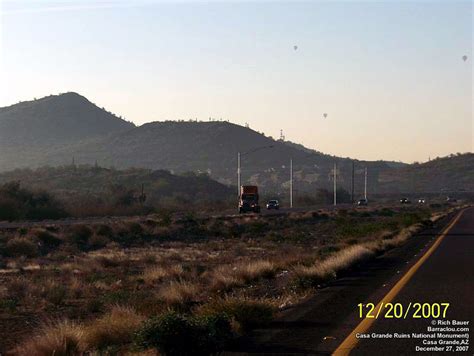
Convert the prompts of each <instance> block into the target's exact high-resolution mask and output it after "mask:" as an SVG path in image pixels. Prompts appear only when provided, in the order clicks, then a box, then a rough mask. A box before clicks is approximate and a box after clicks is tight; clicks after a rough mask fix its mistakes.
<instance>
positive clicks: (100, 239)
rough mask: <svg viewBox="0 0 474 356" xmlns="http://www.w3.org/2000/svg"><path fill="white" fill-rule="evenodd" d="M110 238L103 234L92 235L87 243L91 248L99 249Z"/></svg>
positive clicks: (105, 244)
mask: <svg viewBox="0 0 474 356" xmlns="http://www.w3.org/2000/svg"><path fill="white" fill-rule="evenodd" d="M109 242H110V240H109V239H108V238H107V237H105V236H103V235H92V236H91V237H90V238H89V240H88V245H89V247H90V248H91V249H93V250H95V249H99V248H102V247H105V246H107V244H108V243H109Z"/></svg>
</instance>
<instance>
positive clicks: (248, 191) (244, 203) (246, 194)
mask: <svg viewBox="0 0 474 356" xmlns="http://www.w3.org/2000/svg"><path fill="white" fill-rule="evenodd" d="M248 212H254V213H260V205H258V187H257V186H256V185H242V186H241V187H240V197H239V214H242V213H248Z"/></svg>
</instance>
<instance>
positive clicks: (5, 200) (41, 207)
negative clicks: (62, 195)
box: [0, 182, 67, 221]
mask: <svg viewBox="0 0 474 356" xmlns="http://www.w3.org/2000/svg"><path fill="white" fill-rule="evenodd" d="M66 216H67V214H66V213H65V212H64V210H63V209H62V207H61V206H60V204H59V203H58V202H57V201H56V200H55V199H54V198H53V197H52V196H51V195H49V194H48V193H46V192H33V191H30V190H28V189H24V188H21V187H20V183H18V182H10V183H6V184H4V185H2V186H0V220H9V221H11V220H20V219H33V220H42V219H59V218H63V217H66Z"/></svg>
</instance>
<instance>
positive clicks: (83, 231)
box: [68, 225, 92, 250]
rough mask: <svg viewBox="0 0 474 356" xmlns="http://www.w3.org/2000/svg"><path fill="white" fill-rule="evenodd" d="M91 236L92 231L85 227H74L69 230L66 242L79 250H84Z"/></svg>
mask: <svg viewBox="0 0 474 356" xmlns="http://www.w3.org/2000/svg"><path fill="white" fill-rule="evenodd" d="M91 236H92V230H91V229H90V228H89V227H87V226H85V225H76V226H73V227H72V228H71V231H70V232H69V235H68V241H69V242H70V243H72V244H74V245H76V246H77V247H79V248H80V249H82V250H83V249H85V248H86V246H87V244H88V241H89V238H90V237H91Z"/></svg>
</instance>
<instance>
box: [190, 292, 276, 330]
mask: <svg viewBox="0 0 474 356" xmlns="http://www.w3.org/2000/svg"><path fill="white" fill-rule="evenodd" d="M274 312H275V309H274V307H273V306H272V305H270V304H267V303H265V302H259V301H254V300H245V299H219V300H216V301H214V302H212V303H208V304H205V305H203V306H201V307H200V308H199V309H198V311H197V313H198V314H199V315H204V316H205V315H216V314H217V315H227V316H228V317H229V318H231V319H233V320H235V321H236V322H237V323H238V325H239V329H240V330H239V331H240V332H243V333H245V332H247V331H249V330H251V329H252V328H254V327H256V326H261V325H265V324H268V323H269V322H270V321H271V320H272V319H273V315H274Z"/></svg>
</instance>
